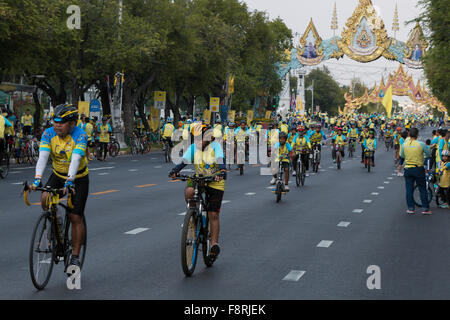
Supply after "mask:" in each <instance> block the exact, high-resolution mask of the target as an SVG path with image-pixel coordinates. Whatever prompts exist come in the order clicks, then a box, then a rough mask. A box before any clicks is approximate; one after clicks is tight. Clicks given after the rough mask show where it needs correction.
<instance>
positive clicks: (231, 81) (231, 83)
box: [228, 76, 234, 95]
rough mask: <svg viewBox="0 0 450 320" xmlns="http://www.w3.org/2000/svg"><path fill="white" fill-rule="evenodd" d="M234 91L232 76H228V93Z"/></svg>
mask: <svg viewBox="0 0 450 320" xmlns="http://www.w3.org/2000/svg"><path fill="white" fill-rule="evenodd" d="M233 93H234V77H233V76H230V77H229V80H228V94H229V95H230V94H233Z"/></svg>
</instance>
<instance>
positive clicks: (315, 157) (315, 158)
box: [310, 143, 320, 173]
mask: <svg viewBox="0 0 450 320" xmlns="http://www.w3.org/2000/svg"><path fill="white" fill-rule="evenodd" d="M312 148H313V153H312V154H311V155H310V159H311V167H312V170H313V172H315V173H318V172H319V164H320V150H319V144H317V143H315V144H314V145H313V147H312Z"/></svg>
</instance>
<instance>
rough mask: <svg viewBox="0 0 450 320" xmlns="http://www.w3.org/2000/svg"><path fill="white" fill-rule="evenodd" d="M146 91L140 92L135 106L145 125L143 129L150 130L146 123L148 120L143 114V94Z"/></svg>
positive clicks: (144, 94)
mask: <svg viewBox="0 0 450 320" xmlns="http://www.w3.org/2000/svg"><path fill="white" fill-rule="evenodd" d="M146 94H147V92H145V93H143V94H141V96H140V97H139V99H138V100H137V102H136V108H137V109H138V112H139V117H140V118H141V120H142V123H143V125H144V127H145V131H147V132H148V131H150V126H149V125H148V121H147V118H146V116H145V110H144V108H145V96H146Z"/></svg>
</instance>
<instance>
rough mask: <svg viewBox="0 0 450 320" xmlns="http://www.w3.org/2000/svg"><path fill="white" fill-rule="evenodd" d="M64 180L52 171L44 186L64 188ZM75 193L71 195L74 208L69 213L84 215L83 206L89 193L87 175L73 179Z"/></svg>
mask: <svg viewBox="0 0 450 320" xmlns="http://www.w3.org/2000/svg"><path fill="white" fill-rule="evenodd" d="M65 183H66V180H64V179H62V178H60V177H58V176H57V175H56V174H55V173H52V175H51V176H50V178H49V179H48V181H47V183H46V184H45V186H50V187H51V188H55V189H62V188H64V184H65ZM74 185H75V194H74V195H73V196H72V204H73V206H74V208H73V209H72V211H71V212H70V213H73V214H75V215H77V216H82V217H84V208H85V207H86V201H87V198H88V195H89V175H87V176H85V177H82V178H79V179H75V181H74Z"/></svg>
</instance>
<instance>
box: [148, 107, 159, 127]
mask: <svg viewBox="0 0 450 320" xmlns="http://www.w3.org/2000/svg"><path fill="white" fill-rule="evenodd" d="M160 113H161V110H159V109H155V108H154V107H153V106H151V107H150V119H151V120H150V128H151V129H152V130H153V131H156V130H158V127H159V117H160Z"/></svg>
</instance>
